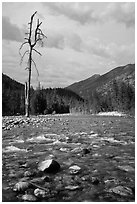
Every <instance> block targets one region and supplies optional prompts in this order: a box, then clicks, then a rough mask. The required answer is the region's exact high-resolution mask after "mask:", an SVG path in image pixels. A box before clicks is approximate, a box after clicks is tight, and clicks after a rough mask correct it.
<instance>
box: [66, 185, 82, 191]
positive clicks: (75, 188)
mask: <svg viewBox="0 0 137 204" xmlns="http://www.w3.org/2000/svg"><path fill="white" fill-rule="evenodd" d="M65 189H67V190H71V191H74V190H77V189H79V186H71V185H70V186H65Z"/></svg>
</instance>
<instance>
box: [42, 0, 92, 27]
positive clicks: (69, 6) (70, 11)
mask: <svg viewBox="0 0 137 204" xmlns="http://www.w3.org/2000/svg"><path fill="white" fill-rule="evenodd" d="M44 5H46V6H48V7H49V8H50V10H51V12H52V14H54V15H64V16H67V17H68V18H70V19H72V20H75V21H77V22H80V23H81V24H85V23H87V22H88V21H91V20H93V21H95V20H96V19H95V18H94V15H92V7H91V4H90V3H84V2H81V3H78V2H64V3H62V2H58V3H57V2H50V3H44Z"/></svg>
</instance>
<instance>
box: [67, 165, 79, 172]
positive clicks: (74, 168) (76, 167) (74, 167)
mask: <svg viewBox="0 0 137 204" xmlns="http://www.w3.org/2000/svg"><path fill="white" fill-rule="evenodd" d="M69 170H70V174H78V173H79V172H80V170H81V168H80V167H79V166H77V165H74V166H71V167H69Z"/></svg>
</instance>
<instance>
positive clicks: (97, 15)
mask: <svg viewBox="0 0 137 204" xmlns="http://www.w3.org/2000/svg"><path fill="white" fill-rule="evenodd" d="M43 4H44V5H46V6H48V8H49V9H50V11H51V13H52V15H64V16H66V17H68V18H69V19H72V20H75V21H77V22H79V23H81V24H86V23H91V22H98V23H102V22H107V21H109V20H114V21H116V22H118V23H123V24H125V25H126V26H127V27H130V26H134V24H135V3H134V2H122V3H120V2H115V3H112V2H111V3H106V7H103V9H101V5H99V4H98V7H100V9H99V10H98V9H94V8H92V3H91V2H86V3H84V2H64V3H62V2H58V3H57V2H50V3H43ZM94 4H95V3H94Z"/></svg>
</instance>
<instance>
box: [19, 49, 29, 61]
mask: <svg viewBox="0 0 137 204" xmlns="http://www.w3.org/2000/svg"><path fill="white" fill-rule="evenodd" d="M27 53H29V50H26V51H25V52H24V54H23V55H22V57H21V60H20V64H22V62H23V59H24V57H25V55H26V54H27Z"/></svg>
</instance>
